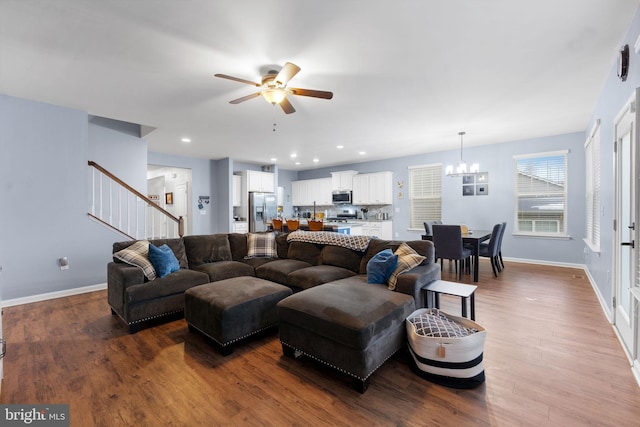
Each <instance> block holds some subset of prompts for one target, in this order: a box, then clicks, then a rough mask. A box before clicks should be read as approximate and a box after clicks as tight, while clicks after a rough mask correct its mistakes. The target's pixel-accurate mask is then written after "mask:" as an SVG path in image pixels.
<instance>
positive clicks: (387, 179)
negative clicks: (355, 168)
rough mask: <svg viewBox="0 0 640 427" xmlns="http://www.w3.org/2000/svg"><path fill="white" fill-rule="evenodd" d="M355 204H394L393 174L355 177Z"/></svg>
mask: <svg viewBox="0 0 640 427" xmlns="http://www.w3.org/2000/svg"><path fill="white" fill-rule="evenodd" d="M353 204H354V205H391V204H393V172H376V173H366V174H358V175H355V176H354V177H353Z"/></svg>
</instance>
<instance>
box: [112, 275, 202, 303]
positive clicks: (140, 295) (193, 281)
mask: <svg viewBox="0 0 640 427" xmlns="http://www.w3.org/2000/svg"><path fill="white" fill-rule="evenodd" d="M208 282H209V277H208V276H207V275H206V274H202V273H199V272H197V271H193V270H187V269H184V268H181V269H180V270H178V271H175V272H173V273H171V274H168V275H167V276H165V277H162V278H160V277H159V278H157V279H155V280H152V281H151V282H146V283H141V284H138V285H132V286H129V287H128V288H126V289H125V291H124V292H125V295H124V297H125V299H126V301H127V303H129V304H135V303H138V302H144V301H150V300H157V299H158V298H162V297H165V296H169V295H174V294H181V293H183V292H184V291H186V290H187V289H189V288H190V287H192V286H196V285H202V284H204V283H208Z"/></svg>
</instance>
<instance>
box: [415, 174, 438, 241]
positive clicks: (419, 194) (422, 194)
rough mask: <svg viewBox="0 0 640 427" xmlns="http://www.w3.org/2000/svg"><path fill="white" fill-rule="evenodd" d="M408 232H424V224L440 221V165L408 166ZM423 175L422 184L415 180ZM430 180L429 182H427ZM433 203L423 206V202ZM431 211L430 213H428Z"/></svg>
mask: <svg viewBox="0 0 640 427" xmlns="http://www.w3.org/2000/svg"><path fill="white" fill-rule="evenodd" d="M408 169H409V230H424V224H423V223H424V222H425V221H432V220H439V219H442V164H440V163H436V164H429V165H420V166H409V168H408ZM420 174H424V175H426V176H423V178H424V179H426V180H427V182H426V185H424V184H425V183H424V182H422V183H421V182H418V181H417V178H418V177H419V175H420ZM429 178H431V181H429ZM428 201H431V202H434V203H435V205H433V206H430V207H429V206H427V207H426V206H425V202H428ZM429 210H431V211H430V212H428V211H429Z"/></svg>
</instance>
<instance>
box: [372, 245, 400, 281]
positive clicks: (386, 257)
mask: <svg viewBox="0 0 640 427" xmlns="http://www.w3.org/2000/svg"><path fill="white" fill-rule="evenodd" d="M397 265H398V255H396V254H394V253H393V252H392V251H391V249H385V250H383V251H380V252H378V253H377V254H376V255H375V256H374V257H373V258H371V260H369V262H368V263H367V283H387V282H388V281H389V276H391V273H393V271H394V270H395V269H396V266H397Z"/></svg>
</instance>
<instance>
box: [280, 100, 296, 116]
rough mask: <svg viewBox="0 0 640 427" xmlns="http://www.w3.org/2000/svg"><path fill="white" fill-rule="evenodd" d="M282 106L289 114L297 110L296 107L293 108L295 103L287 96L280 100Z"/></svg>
mask: <svg viewBox="0 0 640 427" xmlns="http://www.w3.org/2000/svg"><path fill="white" fill-rule="evenodd" d="M280 107H282V111H284V112H285V113H287V114H291V113H295V112H296V109H295V108H293V105H291V103H290V102H289V100H288V99H287V98H286V97H285V98H284V99H283V100H282V101H280Z"/></svg>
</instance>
